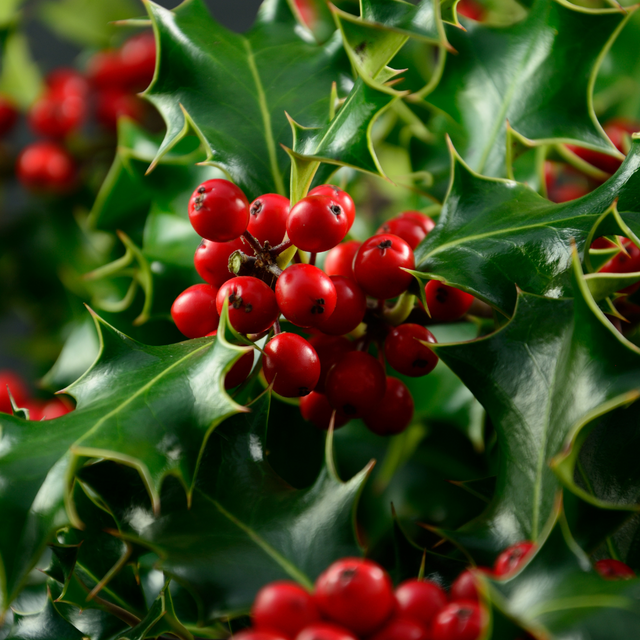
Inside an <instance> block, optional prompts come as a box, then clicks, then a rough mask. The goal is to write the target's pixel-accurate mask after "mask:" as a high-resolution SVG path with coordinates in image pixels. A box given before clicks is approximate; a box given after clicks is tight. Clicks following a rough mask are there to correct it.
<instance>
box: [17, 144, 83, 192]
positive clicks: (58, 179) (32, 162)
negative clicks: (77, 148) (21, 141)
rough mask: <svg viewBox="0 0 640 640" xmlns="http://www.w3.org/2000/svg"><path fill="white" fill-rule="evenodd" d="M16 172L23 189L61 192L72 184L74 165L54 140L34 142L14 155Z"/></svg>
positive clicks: (66, 190) (65, 190)
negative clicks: (16, 157) (16, 156)
mask: <svg viewBox="0 0 640 640" xmlns="http://www.w3.org/2000/svg"><path fill="white" fill-rule="evenodd" d="M16 175H17V176H18V180H19V181H20V183H21V184H22V186H23V187H25V188H26V189H29V190H33V191H42V192H49V193H58V194H63V193H67V192H69V191H71V190H72V189H73V187H74V186H75V183H76V165H75V162H74V160H73V158H72V157H71V156H70V155H69V153H68V152H67V150H66V149H64V147H61V146H60V145H59V144H57V143H56V142H34V143H33V144H30V145H28V146H27V147H25V148H24V149H23V150H22V153H20V155H19V156H18V160H17V163H16Z"/></svg>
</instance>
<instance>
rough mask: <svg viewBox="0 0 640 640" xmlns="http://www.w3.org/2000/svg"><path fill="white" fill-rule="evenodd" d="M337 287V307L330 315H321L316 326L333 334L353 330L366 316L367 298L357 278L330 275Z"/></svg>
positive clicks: (337, 334)
mask: <svg viewBox="0 0 640 640" xmlns="http://www.w3.org/2000/svg"><path fill="white" fill-rule="evenodd" d="M330 278H331V282H333V286H334V287H335V288H336V308H335V309H334V310H333V313H332V314H331V315H330V316H325V315H322V316H320V320H319V322H317V323H316V325H315V326H316V328H317V329H320V331H322V332H323V333H328V334H329V335H332V336H343V335H344V334H345V333H349V332H350V331H353V330H354V329H355V328H356V327H357V326H358V325H359V324H360V323H361V322H362V319H363V318H364V314H365V312H366V310H367V298H366V296H365V295H364V293H362V289H360V287H359V286H358V285H357V284H356V282H355V280H352V279H351V278H345V277H344V276H330Z"/></svg>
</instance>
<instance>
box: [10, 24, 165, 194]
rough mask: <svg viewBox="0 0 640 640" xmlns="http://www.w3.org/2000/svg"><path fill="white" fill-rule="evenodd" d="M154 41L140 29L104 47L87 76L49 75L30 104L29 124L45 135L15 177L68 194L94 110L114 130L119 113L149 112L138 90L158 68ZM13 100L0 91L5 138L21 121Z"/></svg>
mask: <svg viewBox="0 0 640 640" xmlns="http://www.w3.org/2000/svg"><path fill="white" fill-rule="evenodd" d="M155 60H156V50H155V40H154V37H153V35H152V34H151V33H141V34H139V35H136V36H133V37H132V38H130V39H129V40H127V41H126V42H125V43H124V45H123V46H122V47H121V48H120V49H117V50H108V51H100V52H98V53H96V54H95V55H94V56H93V57H92V58H91V59H90V60H89V62H88V66H87V71H86V74H81V73H80V72H78V71H76V70H75V69H68V68H58V69H55V70H54V71H52V72H51V73H49V74H48V75H47V77H46V78H45V89H44V92H43V93H42V95H40V96H39V97H38V99H37V100H36V101H35V102H34V103H33V104H32V105H31V108H30V109H29V112H28V114H27V122H28V124H29V127H30V128H31V130H32V131H33V133H34V134H35V135H36V136H38V137H39V138H40V139H39V140H37V141H36V142H33V143H31V144H29V145H27V146H26V147H25V148H24V149H22V151H21V153H20V154H19V156H18V158H17V160H16V175H17V177H18V180H19V181H20V183H21V184H22V185H23V186H24V187H25V188H27V189H29V190H32V191H36V192H40V193H53V194H65V193H69V192H70V191H72V190H74V188H75V187H76V186H77V184H78V173H79V169H78V162H77V160H76V158H74V155H72V153H71V151H70V149H71V147H72V146H73V145H72V144H70V141H71V139H72V136H73V135H74V134H76V133H78V132H79V131H80V129H81V127H82V126H83V125H84V124H85V122H87V120H88V118H89V116H90V114H91V113H92V112H93V114H94V116H95V119H96V121H97V122H98V124H99V125H101V126H102V127H104V128H105V129H107V130H109V131H115V129H116V124H117V120H118V117H119V116H121V115H126V116H128V117H130V118H132V119H134V120H139V121H140V120H142V119H143V117H144V116H145V109H146V107H145V103H144V102H142V100H140V99H139V98H138V97H137V96H136V95H135V93H136V92H138V91H140V90H142V89H144V88H145V87H146V86H147V85H148V84H149V82H150V81H151V79H152V78H153V73H154V70H155ZM18 115H19V113H18V110H17V108H16V106H15V105H14V104H13V103H12V101H11V100H10V99H9V98H8V97H7V96H3V95H0V136H1V135H4V134H6V133H8V132H9V131H10V130H11V129H12V128H13V126H14V125H15V123H16V122H17V120H18Z"/></svg>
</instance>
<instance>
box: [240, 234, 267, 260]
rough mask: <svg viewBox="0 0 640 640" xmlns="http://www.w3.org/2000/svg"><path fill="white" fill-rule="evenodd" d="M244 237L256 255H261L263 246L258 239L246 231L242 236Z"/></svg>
mask: <svg viewBox="0 0 640 640" xmlns="http://www.w3.org/2000/svg"><path fill="white" fill-rule="evenodd" d="M242 237H243V238H244V239H245V240H246V241H247V242H248V243H249V245H250V246H251V248H252V249H253V251H254V253H255V254H256V255H260V253H262V246H261V245H260V243H259V242H258V239H257V238H256V237H255V236H254V235H253V234H252V233H250V232H249V231H245V232H244V233H243V234H242Z"/></svg>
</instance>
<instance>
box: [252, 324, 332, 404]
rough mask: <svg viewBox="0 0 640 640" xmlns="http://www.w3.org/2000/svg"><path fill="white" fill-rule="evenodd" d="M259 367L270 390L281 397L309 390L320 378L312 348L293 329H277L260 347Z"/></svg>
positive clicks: (293, 396) (294, 395)
mask: <svg viewBox="0 0 640 640" xmlns="http://www.w3.org/2000/svg"><path fill="white" fill-rule="evenodd" d="M262 371H263V372H264V377H265V378H266V380H267V382H268V383H269V384H271V383H273V390H274V391H275V392H276V393H277V394H279V395H281V396H283V397H284V398H297V397H300V396H306V395H307V394H309V393H311V392H312V391H313V390H314V388H315V386H316V384H317V383H318V378H320V358H318V354H317V353H316V352H315V349H314V348H313V347H312V346H311V345H310V344H309V343H308V342H307V341H306V340H305V339H304V338H303V337H302V336H299V335H297V334H295V333H279V334H278V335H276V336H274V337H273V338H272V339H271V340H269V342H267V344H266V346H265V348H264V359H263V362H262Z"/></svg>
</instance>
